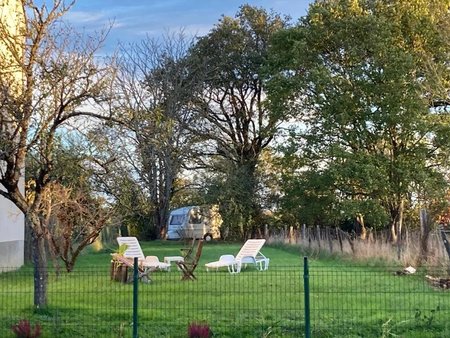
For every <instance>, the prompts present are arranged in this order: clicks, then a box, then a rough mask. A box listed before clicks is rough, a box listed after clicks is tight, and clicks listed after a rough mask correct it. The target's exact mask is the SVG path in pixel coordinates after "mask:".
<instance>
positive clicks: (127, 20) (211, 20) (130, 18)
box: [66, 0, 312, 49]
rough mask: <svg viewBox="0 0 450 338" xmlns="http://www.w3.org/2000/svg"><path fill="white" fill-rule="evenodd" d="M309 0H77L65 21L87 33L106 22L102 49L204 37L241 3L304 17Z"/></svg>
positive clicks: (234, 11)
mask: <svg viewBox="0 0 450 338" xmlns="http://www.w3.org/2000/svg"><path fill="white" fill-rule="evenodd" d="M311 2H312V0H259V1H258V0H253V1H237V0H77V2H76V3H75V6H74V7H73V8H72V9H71V11H70V12H69V13H68V14H67V15H66V20H67V21H69V22H70V23H71V24H73V25H74V26H75V27H77V28H85V29H86V30H87V31H92V30H100V29H101V28H102V27H106V26H107V25H108V23H109V22H111V21H113V22H114V27H113V29H112V31H111V32H110V34H109V37H108V41H107V47H106V49H114V46H115V45H116V44H117V42H118V41H121V42H133V41H139V40H141V39H143V38H144V37H145V36H146V35H149V36H151V37H159V36H162V35H163V34H164V33H167V32H179V31H180V30H181V29H183V30H184V32H185V33H186V34H188V35H204V34H206V33H207V32H208V31H209V30H210V29H211V28H212V27H213V25H214V24H216V23H217V22H218V20H219V19H220V18H221V16H222V14H224V15H227V16H234V15H235V14H236V12H237V11H238V9H239V7H240V6H241V5H243V4H245V3H248V4H250V5H253V6H258V7H263V8H265V9H273V10H274V11H275V12H277V13H280V14H285V15H289V16H291V17H292V19H293V21H294V22H295V21H297V19H298V18H300V17H301V16H303V15H305V14H306V11H307V9H308V6H309V4H310V3H311Z"/></svg>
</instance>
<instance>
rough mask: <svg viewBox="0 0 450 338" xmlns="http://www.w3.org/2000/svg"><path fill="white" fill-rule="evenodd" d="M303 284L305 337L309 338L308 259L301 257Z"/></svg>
mask: <svg viewBox="0 0 450 338" xmlns="http://www.w3.org/2000/svg"><path fill="white" fill-rule="evenodd" d="M303 282H304V292H305V337H306V338H311V322H310V309H309V269H308V257H306V256H305V257H303Z"/></svg>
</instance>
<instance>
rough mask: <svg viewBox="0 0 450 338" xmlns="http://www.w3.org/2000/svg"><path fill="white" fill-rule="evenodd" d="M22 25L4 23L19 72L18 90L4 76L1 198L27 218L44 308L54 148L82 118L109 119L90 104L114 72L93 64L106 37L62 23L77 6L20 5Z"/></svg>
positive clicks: (0, 82) (2, 33) (57, 2)
mask: <svg viewBox="0 0 450 338" xmlns="http://www.w3.org/2000/svg"><path fill="white" fill-rule="evenodd" d="M21 5H22V8H21V15H23V25H22V26H21V27H20V29H18V30H17V32H11V30H8V29H7V28H8V27H6V25H5V24H3V23H2V24H1V26H0V39H1V43H2V45H4V46H5V49H6V55H8V56H9V57H8V58H6V59H5V60H2V61H4V62H3V64H2V72H5V71H7V70H8V69H13V70H14V72H15V73H16V78H17V74H20V75H19V76H20V81H16V82H15V83H17V87H12V86H11V81H10V79H9V78H8V77H7V76H2V77H1V78H0V129H1V131H2V134H1V135H2V136H1V139H0V145H1V148H0V163H1V165H0V184H1V185H2V186H3V187H4V190H0V195H1V196H3V197H6V198H7V199H9V200H10V201H12V202H13V203H14V204H15V205H16V206H17V207H18V208H19V209H20V210H21V211H22V212H23V213H24V214H25V219H26V223H27V226H29V227H30V228H31V230H32V243H33V244H32V247H33V263H34V285H35V289H34V291H35V293H34V304H35V306H36V307H45V306H46V304H47V280H48V270H47V256H46V250H45V244H46V233H47V231H48V229H47V228H46V227H47V224H46V223H45V222H43V221H42V220H43V219H45V215H44V214H43V213H42V210H43V209H42V205H43V199H44V198H45V192H46V191H48V187H49V186H50V185H51V184H52V182H54V181H55V180H57V179H58V178H57V177H55V176H54V175H53V173H54V170H55V153H54V150H55V144H56V143H57V142H56V141H57V140H60V142H62V143H63V142H64V141H63V140H64V137H65V135H66V134H67V133H69V129H68V127H69V125H70V124H71V123H73V124H81V122H82V121H83V119H85V118H88V117H91V118H104V117H105V116H104V115H102V114H100V113H96V112H94V111H93V110H92V109H91V108H90V105H91V104H92V103H101V102H102V101H103V100H104V99H106V98H105V96H104V93H105V92H106V90H107V89H108V88H109V86H110V83H111V80H112V72H111V69H110V67H109V66H108V65H106V64H105V63H102V62H99V61H100V60H97V59H96V53H97V52H98V50H99V48H100V47H101V45H102V43H103V41H104V39H105V37H106V33H107V32H100V33H99V34H98V35H97V36H96V37H93V36H85V35H83V34H78V33H76V32H75V31H74V30H72V29H71V28H70V27H68V26H67V25H65V24H64V23H63V22H62V20H61V18H62V16H63V15H64V14H65V13H66V12H67V11H68V10H69V9H70V8H71V6H72V5H73V3H71V4H65V3H64V2H63V1H62V0H54V1H53V3H52V6H51V7H47V6H46V5H45V4H44V5H42V6H37V5H36V4H35V3H34V1H33V0H23V1H22V2H21ZM27 156H33V160H34V162H35V163H36V166H35V167H34V168H33V171H31V170H30V171H27V179H32V181H33V184H30V185H28V186H27V195H25V194H24V192H23V191H21V189H19V187H20V183H19V182H20V180H21V177H23V174H24V168H25V159H26V158H27Z"/></svg>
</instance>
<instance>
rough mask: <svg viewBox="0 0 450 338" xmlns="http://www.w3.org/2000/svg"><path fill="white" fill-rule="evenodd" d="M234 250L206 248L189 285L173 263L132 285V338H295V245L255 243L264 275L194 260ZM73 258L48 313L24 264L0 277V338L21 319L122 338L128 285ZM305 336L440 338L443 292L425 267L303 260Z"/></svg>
mask: <svg viewBox="0 0 450 338" xmlns="http://www.w3.org/2000/svg"><path fill="white" fill-rule="evenodd" d="M141 246H142V249H143V251H144V253H145V254H146V255H157V256H158V257H159V258H160V260H162V259H163V257H164V256H174V255H179V254H180V249H181V248H182V247H184V245H183V243H182V242H176V241H173V242H172V241H154V242H146V243H143V242H142V243H141ZM240 247H241V244H236V243H220V242H218V243H215V242H213V243H206V244H205V246H204V248H203V254H202V258H201V260H200V264H199V266H198V268H197V270H196V276H197V278H198V280H197V281H195V282H191V281H184V282H182V281H181V280H180V277H181V274H180V272H179V271H177V269H176V268H175V267H172V269H171V271H170V272H155V273H153V275H152V279H153V282H152V283H150V284H143V283H140V284H139V290H138V321H139V336H140V337H186V336H187V327H188V325H189V323H191V322H200V323H207V324H208V325H209V326H210V327H211V329H212V331H213V332H214V336H215V337H269V336H270V337H302V336H303V332H304V325H305V322H304V317H305V316H304V314H305V312H304V287H303V285H304V284H303V283H304V278H303V256H304V252H301V251H300V250H299V249H298V248H292V247H290V248H285V247H276V246H268V245H265V246H264V247H263V249H262V252H263V253H264V255H265V256H267V257H269V258H270V267H269V270H268V271H262V272H261V271H257V270H256V269H254V268H253V267H248V268H247V269H245V270H243V271H242V272H241V273H240V274H236V275H231V274H229V273H228V272H227V271H226V270H224V271H219V272H209V273H207V272H206V271H205V269H204V263H206V262H210V261H214V260H217V259H218V258H219V256H220V255H221V254H236V253H237V252H238V251H239V248H240ZM115 249H116V246H113V247H111V248H105V250H103V251H102V252H98V253H94V252H88V253H85V254H83V255H82V256H81V257H80V258H79V260H78V262H77V265H76V268H75V271H74V272H72V273H70V274H65V273H63V274H62V275H61V276H60V277H56V276H55V274H53V273H52V274H51V275H50V282H49V290H48V291H49V307H48V309H45V310H41V311H33V308H32V304H33V276H32V270H31V269H30V268H29V267H24V268H23V269H21V270H19V271H18V272H9V273H3V274H0V312H1V313H0V323H1V324H0V337H14V336H13V335H12V333H11V330H10V326H11V325H12V324H13V323H16V322H18V321H19V320H20V319H29V320H31V322H32V323H40V324H41V325H42V326H43V329H44V334H43V335H42V337H131V332H132V328H131V325H130V323H131V322H132V308H133V307H132V294H133V287H132V285H131V284H122V283H118V282H114V281H111V280H110V276H109V267H110V258H111V257H110V253H111V252H112V251H113V250H115ZM309 265H310V267H309V272H310V275H309V283H310V300H311V325H312V336H313V337H394V336H395V335H397V336H399V337H446V336H450V324H448V318H449V315H450V294H449V293H448V292H447V291H445V290H440V289H436V288H434V287H431V286H430V285H429V284H428V283H427V282H426V281H425V278H424V274H425V273H426V272H425V271H419V272H418V273H417V274H415V275H409V276H397V275H395V274H394V273H393V272H394V271H395V270H397V269H399V268H398V267H388V266H385V265H382V264H377V265H375V266H368V264H367V263H359V264H357V265H356V264H349V262H348V261H345V260H338V259H312V260H310V262H309Z"/></svg>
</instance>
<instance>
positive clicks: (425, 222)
mask: <svg viewBox="0 0 450 338" xmlns="http://www.w3.org/2000/svg"><path fill="white" fill-rule="evenodd" d="M430 232H431V221H430V217H429V215H428V212H427V210H426V209H421V210H420V256H419V260H418V262H417V264H418V265H420V264H421V263H422V261H425V262H426V261H427V259H428V239H429V237H430Z"/></svg>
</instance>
